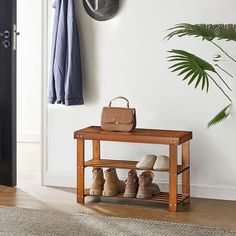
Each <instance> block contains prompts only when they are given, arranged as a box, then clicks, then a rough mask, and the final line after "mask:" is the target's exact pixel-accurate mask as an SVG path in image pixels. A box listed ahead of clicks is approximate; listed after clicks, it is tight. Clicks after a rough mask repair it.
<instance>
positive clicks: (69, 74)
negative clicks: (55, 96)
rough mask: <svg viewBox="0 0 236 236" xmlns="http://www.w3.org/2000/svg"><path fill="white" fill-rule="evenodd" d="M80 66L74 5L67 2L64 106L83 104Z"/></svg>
mask: <svg viewBox="0 0 236 236" xmlns="http://www.w3.org/2000/svg"><path fill="white" fill-rule="evenodd" d="M81 64H82V62H81V53H80V40H79V31H78V25H77V21H76V15H75V4H74V0H68V12H67V68H66V75H65V105H81V104H84V99H83V79H82V65H81Z"/></svg>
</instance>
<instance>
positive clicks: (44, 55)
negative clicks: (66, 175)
mask: <svg viewBox="0 0 236 236" xmlns="http://www.w3.org/2000/svg"><path fill="white" fill-rule="evenodd" d="M41 17H42V19H41V35H42V36H41V37H42V38H41V185H45V184H46V173H47V143H48V142H47V131H48V126H47V124H48V119H47V117H48V115H47V114H48V109H47V104H48V102H47V87H48V86H47V81H48V68H49V67H48V62H49V60H48V0H42V1H41Z"/></svg>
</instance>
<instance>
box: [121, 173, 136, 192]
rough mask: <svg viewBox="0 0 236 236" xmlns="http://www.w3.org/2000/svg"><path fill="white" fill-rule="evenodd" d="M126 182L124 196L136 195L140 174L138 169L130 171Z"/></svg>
mask: <svg viewBox="0 0 236 236" xmlns="http://www.w3.org/2000/svg"><path fill="white" fill-rule="evenodd" d="M125 184H126V186H125V193H124V197H136V194H137V191H138V176H137V172H136V170H134V169H131V170H130V171H129V173H128V178H127V180H126V182H125Z"/></svg>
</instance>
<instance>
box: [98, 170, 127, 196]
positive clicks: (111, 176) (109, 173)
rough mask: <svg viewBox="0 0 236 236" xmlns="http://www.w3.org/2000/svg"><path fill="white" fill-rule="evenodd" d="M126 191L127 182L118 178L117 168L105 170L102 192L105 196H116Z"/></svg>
mask: <svg viewBox="0 0 236 236" xmlns="http://www.w3.org/2000/svg"><path fill="white" fill-rule="evenodd" d="M124 191H125V182H124V181H121V180H119V179H118V176H117V174H116V169H115V168H109V169H107V170H106V171H105V184H104V190H103V192H102V195H103V196H114V195H116V194H117V193H123V192H124Z"/></svg>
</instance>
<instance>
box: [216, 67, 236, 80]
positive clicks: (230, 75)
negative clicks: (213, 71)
mask: <svg viewBox="0 0 236 236" xmlns="http://www.w3.org/2000/svg"><path fill="white" fill-rule="evenodd" d="M215 66H217V67H218V68H219V69H221V70H222V71H224V72H225V73H226V74H227V75H229V76H230V77H231V78H234V77H233V75H231V74H230V73H229V72H228V71H227V70H225V69H224V68H222V67H221V66H219V65H218V64H215Z"/></svg>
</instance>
